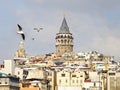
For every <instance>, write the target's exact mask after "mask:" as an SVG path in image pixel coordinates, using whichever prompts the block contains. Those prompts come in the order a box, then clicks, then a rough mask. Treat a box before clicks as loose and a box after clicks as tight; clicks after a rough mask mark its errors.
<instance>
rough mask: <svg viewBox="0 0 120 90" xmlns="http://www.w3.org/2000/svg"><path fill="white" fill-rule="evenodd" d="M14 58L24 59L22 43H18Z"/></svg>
mask: <svg viewBox="0 0 120 90" xmlns="http://www.w3.org/2000/svg"><path fill="white" fill-rule="evenodd" d="M15 57H16V58H25V57H26V53H25V49H24V43H23V41H21V42H20V44H19V48H18V50H17V51H16V53H15Z"/></svg>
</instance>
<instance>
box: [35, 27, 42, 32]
mask: <svg viewBox="0 0 120 90" xmlns="http://www.w3.org/2000/svg"><path fill="white" fill-rule="evenodd" d="M34 30H36V31H37V32H39V31H40V30H43V28H34Z"/></svg>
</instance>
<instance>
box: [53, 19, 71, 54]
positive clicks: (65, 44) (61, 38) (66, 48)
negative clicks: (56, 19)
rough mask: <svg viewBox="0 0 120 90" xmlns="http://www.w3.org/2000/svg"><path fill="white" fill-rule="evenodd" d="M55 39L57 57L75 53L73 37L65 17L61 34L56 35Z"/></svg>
mask: <svg viewBox="0 0 120 90" xmlns="http://www.w3.org/2000/svg"><path fill="white" fill-rule="evenodd" d="M55 39H56V54H57V56H62V55H63V54H64V53H70V52H72V51H73V37H72V33H70V31H69V27H68V25H67V22H66V19H65V17H64V18H63V21H62V25H61V27H60V30H59V33H57V34H56V38H55Z"/></svg>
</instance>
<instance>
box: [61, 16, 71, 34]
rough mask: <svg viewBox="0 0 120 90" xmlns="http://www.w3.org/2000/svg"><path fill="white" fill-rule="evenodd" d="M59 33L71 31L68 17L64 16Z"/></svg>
mask: <svg viewBox="0 0 120 90" xmlns="http://www.w3.org/2000/svg"><path fill="white" fill-rule="evenodd" d="M59 33H70V31H69V27H68V25H67V22H66V19H65V17H64V19H63V22H62V25H61V27H60V31H59Z"/></svg>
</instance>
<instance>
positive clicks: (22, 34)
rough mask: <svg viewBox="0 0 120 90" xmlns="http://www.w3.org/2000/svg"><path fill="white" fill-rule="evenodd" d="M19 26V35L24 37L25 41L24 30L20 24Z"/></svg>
mask: <svg viewBox="0 0 120 90" xmlns="http://www.w3.org/2000/svg"><path fill="white" fill-rule="evenodd" d="M17 26H18V31H17V34H20V35H21V36H22V39H23V40H25V34H24V32H23V30H22V27H21V26H20V25H19V24H17Z"/></svg>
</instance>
